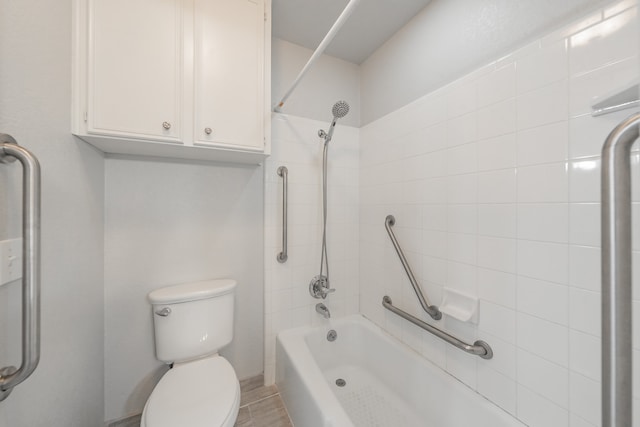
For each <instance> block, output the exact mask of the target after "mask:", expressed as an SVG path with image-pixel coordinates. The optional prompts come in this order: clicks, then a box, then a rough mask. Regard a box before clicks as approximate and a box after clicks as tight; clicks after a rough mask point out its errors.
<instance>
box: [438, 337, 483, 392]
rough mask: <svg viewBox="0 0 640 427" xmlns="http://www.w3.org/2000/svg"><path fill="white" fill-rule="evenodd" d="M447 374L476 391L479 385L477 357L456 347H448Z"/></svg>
mask: <svg viewBox="0 0 640 427" xmlns="http://www.w3.org/2000/svg"><path fill="white" fill-rule="evenodd" d="M446 357H447V372H449V374H451V375H453V376H454V377H456V378H457V379H459V380H460V381H462V382H463V383H464V384H466V385H467V386H469V387H471V388H472V389H474V390H475V389H476V387H477V384H476V381H477V369H476V364H477V363H478V362H477V360H476V359H477V357H476V358H472V356H470V355H468V354H466V353H465V352H463V351H460V350H458V349H457V348H455V347H452V346H447V347H446Z"/></svg>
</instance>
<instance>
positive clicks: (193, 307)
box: [140, 279, 240, 427]
mask: <svg viewBox="0 0 640 427" xmlns="http://www.w3.org/2000/svg"><path fill="white" fill-rule="evenodd" d="M235 287H236V281H235V280H231V279H219V280H206V281H202V282H195V283H185V284H181V285H175V286H168V287H166V288H161V289H157V290H155V291H153V292H151V293H150V294H149V296H148V298H149V301H150V302H151V305H152V307H153V326H154V330H155V343H156V358H157V359H158V360H161V361H163V362H165V363H173V367H172V368H171V369H169V371H167V373H166V374H164V376H163V377H162V378H161V379H160V382H158V384H157V385H156V387H155V388H154V389H153V392H151V396H149V399H148V400H147V403H146V405H145V407H144V411H143V412H142V420H141V422H140V426H141V427H177V426H185V427H205V426H206V427H232V426H233V425H234V423H235V421H236V418H237V417H238V409H239V407H240V383H239V382H238V377H237V376H236V373H235V371H234V370H233V367H232V366H231V364H230V363H229V362H228V361H227V360H226V359H225V358H224V357H222V356H220V355H218V350H220V349H221V348H223V347H224V346H226V345H227V344H229V343H230V342H231V340H232V339H233V304H234V291H235Z"/></svg>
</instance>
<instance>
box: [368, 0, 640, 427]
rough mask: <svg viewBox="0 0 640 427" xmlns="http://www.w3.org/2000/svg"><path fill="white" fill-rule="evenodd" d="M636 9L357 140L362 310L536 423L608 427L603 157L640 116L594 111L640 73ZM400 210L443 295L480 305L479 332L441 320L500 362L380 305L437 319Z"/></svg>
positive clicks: (433, 99) (428, 281) (591, 19)
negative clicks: (425, 300) (468, 296)
mask: <svg viewBox="0 0 640 427" xmlns="http://www.w3.org/2000/svg"><path fill="white" fill-rule="evenodd" d="M636 9H637V6H636V2H634V1H622V2H620V3H617V4H612V5H609V6H607V7H606V8H604V9H602V10H600V11H597V12H594V13H592V14H590V15H589V16H587V17H584V19H581V20H578V21H577V22H576V23H574V24H572V25H570V26H567V27H566V28H563V29H561V30H558V31H554V32H553V33H550V34H548V35H546V36H544V37H543V38H541V39H540V40H538V41H536V42H534V43H531V44H530V45H527V46H525V47H524V48H522V49H519V50H518V51H516V52H514V53H513V54H512V55H509V56H507V57H506V58H503V59H501V60H499V61H497V62H495V63H493V64H490V65H489V66H488V67H483V68H482V69H481V70H479V71H476V72H473V73H471V74H470V75H468V76H466V77H464V78H462V79H461V80H459V81H458V82H455V83H453V84H451V85H449V86H447V87H443V88H441V89H439V90H438V91H436V92H434V93H431V94H429V95H427V96H425V97H423V98H422V99H420V100H418V101H416V102H414V103H412V104H410V105H407V106H405V107H403V108H401V109H399V110H397V111H396V112H394V113H391V114H389V115H387V116H385V117H383V118H381V119H379V120H377V121H375V122H373V123H371V124H369V125H367V126H366V127H364V128H362V129H361V132H360V140H361V141H362V143H361V150H360V165H359V166H360V218H359V219H360V278H361V282H360V310H361V312H362V313H363V314H364V315H365V316H367V317H369V318H371V319H372V320H373V321H374V322H376V323H378V324H380V325H381V326H382V327H384V328H386V329H387V330H388V331H389V332H390V333H392V334H394V335H397V336H398V338H400V339H402V340H404V341H405V342H407V344H409V345H410V346H412V347H413V348H415V349H416V350H418V351H419V352H420V353H421V354H422V355H423V356H424V357H425V358H427V359H429V360H432V361H433V362H434V363H436V364H437V365H438V366H441V367H443V368H444V369H446V370H447V371H449V372H450V373H451V374H452V375H454V376H456V377H457V378H458V379H459V380H461V381H463V382H465V383H466V384H467V385H469V386H470V387H472V388H474V389H476V390H477V391H478V392H479V393H481V394H482V395H484V396H485V397H487V398H488V399H490V400H492V401H493V402H495V403H496V404H497V405H499V406H500V407H502V408H504V409H505V410H506V411H508V412H510V413H512V414H514V415H515V416H516V417H518V418H519V419H520V420H522V421H523V422H524V423H526V424H527V425H530V426H544V427H549V426H554V427H562V426H571V427H578V426H579V427H587V426H588V427H593V426H599V425H600V403H599V402H600V400H599V399H600V397H599V396H600V384H599V381H600V338H599V337H600V288H599V280H600V249H599V245H600V232H599V227H600V225H599V221H600V204H599V200H600V195H599V184H600V183H599V181H600V179H599V177H600V158H599V155H600V149H601V146H602V143H603V141H604V138H605V137H606V135H607V134H608V132H609V131H610V130H611V129H612V128H613V127H614V126H615V125H616V124H617V122H619V121H620V120H621V119H622V118H623V117H626V116H627V115H629V114H631V113H632V112H633V111H623V112H620V113H616V114H612V115H608V116H603V117H598V118H593V117H591V115H590V105H591V102H592V99H593V98H594V97H596V96H598V95H601V94H604V93H606V92H608V91H611V90H612V89H615V88H616V86H617V85H619V84H625V83H627V81H629V80H631V79H632V78H633V77H637V76H638V47H639V44H638V36H637V24H638V23H637V17H636V15H637V10H636ZM638 162H639V160H638V156H637V155H636V156H635V157H634V159H633V162H632V164H633V173H634V174H635V176H636V177H637V174H638V173H640V172H639V170H640V167H639V165H638ZM633 197H634V201H636V202H638V201H639V200H640V191H634V194H633ZM638 211H639V210H638V209H637V205H636V206H635V207H634V216H635V217H637V216H638V215H639V212H638ZM387 214H394V215H395V217H396V226H395V227H396V231H397V234H398V238H399V240H400V243H401V245H402V247H403V249H404V250H405V252H406V253H407V255H408V258H409V261H410V263H411V264H412V268H413V270H414V272H415V273H416V276H417V278H418V281H419V282H420V283H421V285H422V287H423V288H424V289H425V291H426V293H427V294H428V296H429V297H430V298H431V299H432V300H435V301H438V300H439V298H440V296H441V293H442V288H443V287H444V286H447V287H453V288H456V289H461V290H464V291H465V292H467V293H472V294H474V295H477V296H478V298H479V299H480V318H479V323H478V325H464V324H460V323H459V322H452V321H450V319H445V320H444V321H442V322H439V324H440V326H441V327H443V328H444V329H445V330H449V331H450V332H452V333H455V334H458V335H461V336H463V337H464V338H476V337H478V338H481V339H484V340H486V341H487V342H489V343H490V344H491V345H492V346H493V349H494V352H495V357H494V358H493V359H492V360H489V361H485V360H481V359H478V358H473V357H469V356H467V355H465V354H463V353H461V352H459V351H458V350H456V349H454V348H452V347H450V346H447V345H446V344H443V343H442V342H441V341H438V340H437V339H435V338H433V337H432V336H430V335H428V334H427V333H423V334H422V335H420V334H419V333H416V332H415V331H411V333H408V332H407V329H406V328H407V326H406V325H404V323H406V322H404V321H403V320H402V319H399V318H398V317H397V316H394V315H393V314H392V313H389V312H386V311H385V310H384V309H383V308H382V307H381V299H382V297H383V295H385V294H387V295H389V296H390V297H391V298H393V299H394V301H401V302H402V304H403V305H404V306H403V307H402V308H405V309H406V310H407V311H410V312H412V313H413V314H415V315H418V316H421V317H422V318H425V317H426V315H424V314H423V313H422V312H421V311H420V310H419V307H418V306H417V305H416V303H415V301H414V300H415V297H414V296H412V295H411V292H410V289H408V288H409V285H408V282H407V280H406V278H405V276H404V273H403V271H402V269H401V268H400V267H399V261H398V259H397V257H396V254H395V252H393V249H392V247H391V243H390V242H389V240H388V237H387V236H386V233H385V232H384V230H383V221H384V217H385V216H386V215H387ZM639 247H640V233H635V234H634V249H635V250H636V251H637V250H638V248H639ZM639 261H640V253H639V252H635V253H634V263H635V264H636V265H638V266H640V263H639ZM638 282H640V280H636V281H635V283H634V286H635V287H636V288H638V285H639V284H640V283H638ZM635 295H636V298H637V301H635V302H634V305H635V306H637V307H640V297H638V295H639V294H638V293H636V294H635ZM398 305H400V303H398ZM638 322H640V316H635V318H634V323H638ZM637 335H639V337H638V339H640V334H637ZM420 337H421V338H420ZM634 344H635V345H634V348H636V349H637V348H638V347H639V344H638V340H636V341H635V343H634ZM636 353H640V352H638V351H636ZM636 357H637V358H639V359H640V354H638V355H636ZM638 377H640V375H638ZM639 380H640V378H634V383H635V388H634V394H635V393H638V392H639V391H640V390H639V389H640V385H639V384H640V381H639ZM638 398H640V396H637V397H636V400H635V402H636V406H638V404H640V400H639V399H638ZM637 420H638V421H636V423H635V424H634V426H640V418H637Z"/></svg>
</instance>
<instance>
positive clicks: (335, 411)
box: [276, 315, 524, 427]
mask: <svg viewBox="0 0 640 427" xmlns="http://www.w3.org/2000/svg"><path fill="white" fill-rule="evenodd" d="M331 329H334V330H335V331H336V332H337V339H336V340H335V341H333V342H330V341H328V340H327V333H328V332H329V330H331ZM337 379H343V380H344V381H345V382H346V385H344V386H342V387H339V386H338V385H336V380H337ZM276 384H277V386H278V389H279V390H280V394H281V396H282V398H283V400H284V403H285V406H286V407H287V411H289V415H290V416H291V420H292V421H293V424H294V425H295V427H316V426H318V427H353V426H357V427H373V426H380V427H395V426H403V427H414V426H415V427H428V426H433V427H459V426H474V427H522V426H524V424H522V423H520V422H519V421H518V420H516V419H515V418H513V417H512V416H511V415H509V414H508V413H506V412H504V411H503V410H501V409H500V408H498V407H497V406H495V405H494V404H492V403H491V402H489V401H488V400H486V399H485V398H483V397H482V396H481V395H479V394H477V393H475V392H474V391H473V390H471V389H470V388H468V387H467V386H465V385H464V384H462V383H461V382H459V381H457V380H456V379H455V378H454V377H452V376H451V375H449V374H447V373H445V372H444V371H442V370H441V369H440V368H438V367H437V366H435V365H433V364H431V363H430V362H428V361H426V360H425V359H423V358H422V357H420V356H419V355H418V354H417V353H415V352H414V351H412V350H411V349H409V348H408V347H407V346H405V345H404V344H402V343H401V342H400V341H398V340H396V339H395V338H393V337H391V336H390V335H388V334H387V333H386V332H384V331H383V330H382V329H380V328H379V327H378V326H376V325H374V324H373V323H372V322H370V321H369V320H367V319H365V318H364V317H362V316H357V315H356V316H349V317H346V318H343V319H338V320H332V321H331V323H330V326H323V327H314V328H310V327H305V328H298V329H292V330H288V331H283V332H281V333H280V334H278V338H277V343H276Z"/></svg>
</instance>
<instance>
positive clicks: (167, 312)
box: [156, 307, 171, 317]
mask: <svg viewBox="0 0 640 427" xmlns="http://www.w3.org/2000/svg"><path fill="white" fill-rule="evenodd" d="M156 314H157V315H158V316H160V317H167V316H168V315H170V314H171V309H170V308H169V307H164V308H163V309H162V310H158V311H156Z"/></svg>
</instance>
